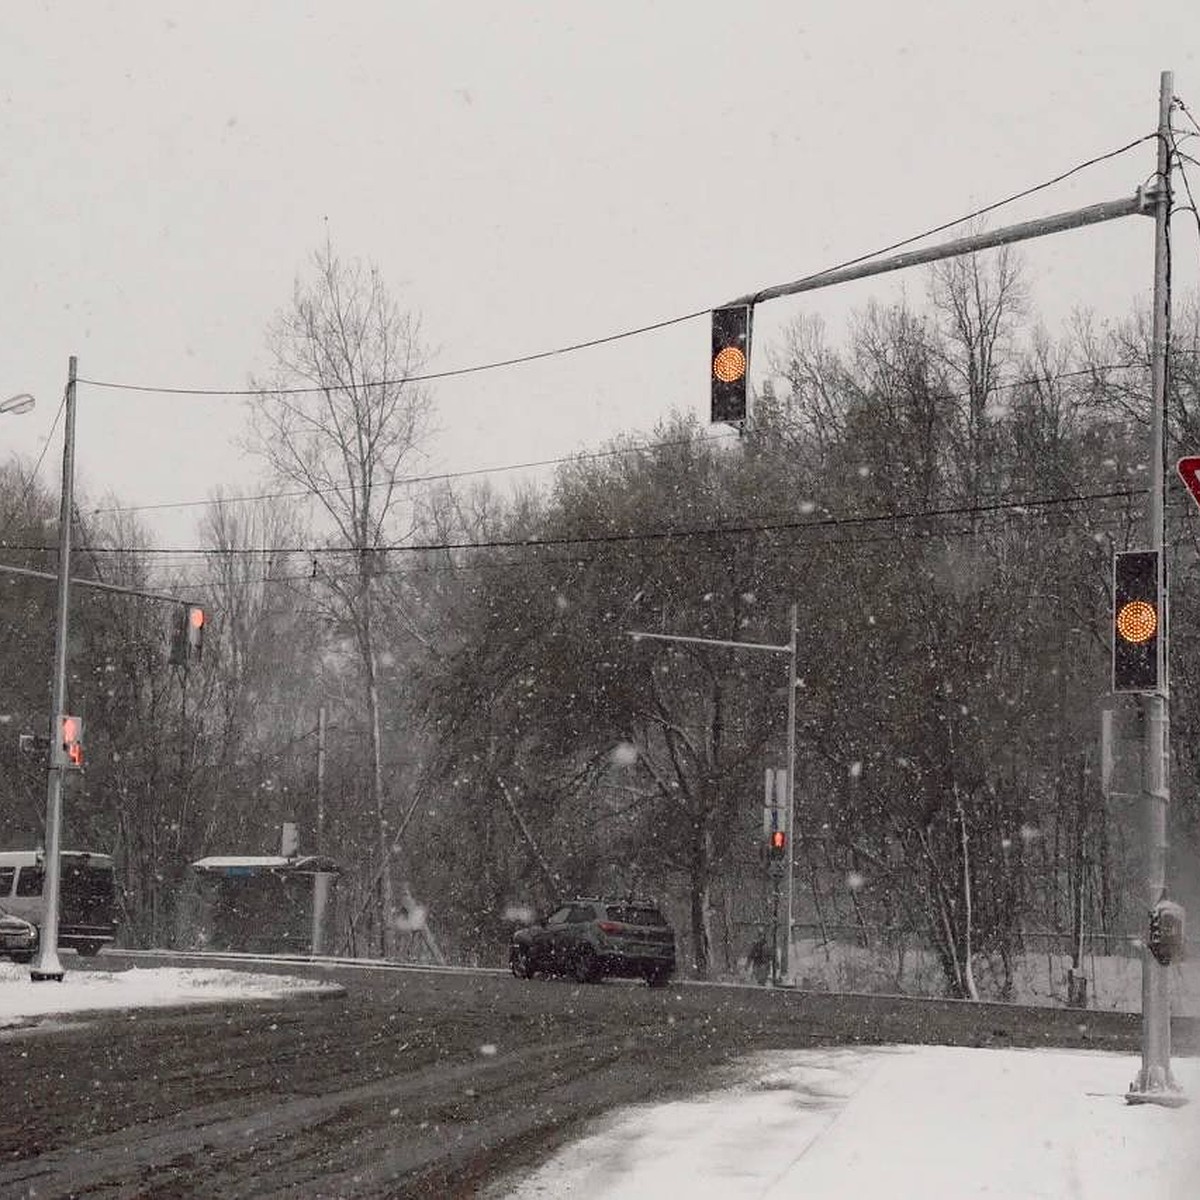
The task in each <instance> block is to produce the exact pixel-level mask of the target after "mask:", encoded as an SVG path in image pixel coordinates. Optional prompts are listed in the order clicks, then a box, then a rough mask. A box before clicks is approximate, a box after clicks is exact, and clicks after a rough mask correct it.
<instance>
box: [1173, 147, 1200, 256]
mask: <svg viewBox="0 0 1200 1200" xmlns="http://www.w3.org/2000/svg"><path fill="white" fill-rule="evenodd" d="M1171 149H1172V150H1173V151H1174V154H1175V159H1176V162H1177V164H1178V169H1179V178H1180V179H1181V180H1182V181H1183V190H1184V191H1185V192H1186V193H1187V198H1188V201H1189V204H1190V207H1188V208H1179V207H1178V206H1176V207H1175V209H1174V211H1175V212H1190V213H1191V214H1192V217H1193V218H1194V219H1195V221H1196V232H1197V233H1200V209H1197V207H1196V197H1195V196H1193V195H1192V185H1191V183H1190V182H1189V181H1188V177H1187V171H1186V170H1185V169H1184V166H1183V160H1184V159H1185V158H1186V159H1188V161H1190V162H1192V163H1195V162H1196V160H1195V159H1194V158H1190V156H1189V155H1186V154H1184V153H1183V152H1182V151H1181V150H1180V149H1179V144H1178V143H1177V142H1176V141H1175V136H1174V134H1172V135H1171ZM1197 165H1200V164H1197Z"/></svg>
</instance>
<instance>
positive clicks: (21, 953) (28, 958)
mask: <svg viewBox="0 0 1200 1200" xmlns="http://www.w3.org/2000/svg"><path fill="white" fill-rule="evenodd" d="M10 957H11V958H12V960H13V962H15V963H27V962H33V951H32V950H14V951H13V952H12V954H11V955H10Z"/></svg>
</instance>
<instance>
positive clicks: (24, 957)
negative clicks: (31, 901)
mask: <svg viewBox="0 0 1200 1200" xmlns="http://www.w3.org/2000/svg"><path fill="white" fill-rule="evenodd" d="M37 942H38V929H37V926H36V925H34V924H33V923H32V922H31V921H26V920H25V919H24V917H18V916H17V915H16V914H15V913H10V912H9V911H8V910H7V909H3V908H0V954H7V955H8V957H9V958H11V959H12V960H13V962H21V963H24V962H29V961H30V959H32V958H33V952H34V951H35V950H36V949H37Z"/></svg>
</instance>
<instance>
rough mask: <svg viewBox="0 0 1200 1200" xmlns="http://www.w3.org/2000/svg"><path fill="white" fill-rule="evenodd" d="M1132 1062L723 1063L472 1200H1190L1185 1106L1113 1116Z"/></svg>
mask: <svg viewBox="0 0 1200 1200" xmlns="http://www.w3.org/2000/svg"><path fill="white" fill-rule="evenodd" d="M1140 1064H1141V1060H1140V1058H1138V1057H1137V1056H1134V1055H1120V1054H1109V1053H1097V1052H1094V1051H1072V1050H974V1049H963V1048H958V1047H945V1046H893V1047H883V1048H871V1049H857V1048H856V1049H848V1048H831V1049H821V1050H801V1051H795V1050H788V1051H780V1052H776V1053H759V1054H754V1055H750V1056H747V1057H746V1058H743V1059H742V1060H740V1061H739V1062H738V1063H737V1064H736V1067H735V1068H733V1069H731V1070H730V1072H729V1079H728V1080H727V1081H726V1084H725V1086H724V1087H722V1088H721V1090H719V1091H713V1092H710V1093H707V1094H705V1095H701V1096H697V1097H694V1098H691V1099H688V1100H682V1101H677V1102H675V1103H669V1104H660V1105H654V1106H644V1107H641V1106H639V1107H635V1108H628V1109H623V1110H621V1111H619V1112H617V1113H614V1114H610V1115H609V1116H608V1117H606V1118H604V1119H603V1120H601V1121H598V1122H596V1123H595V1124H594V1125H593V1126H591V1127H590V1129H589V1130H588V1131H587V1132H586V1134H585V1135H584V1136H583V1137H581V1138H580V1139H579V1140H577V1141H575V1142H574V1143H572V1144H571V1145H569V1146H567V1147H566V1148H565V1149H563V1150H562V1151H561V1152H560V1153H559V1154H558V1155H557V1156H556V1157H555V1158H553V1159H552V1160H551V1161H550V1162H548V1163H547V1164H546V1165H545V1166H543V1167H542V1168H540V1169H539V1170H537V1171H535V1172H533V1173H532V1174H529V1175H528V1176H526V1177H525V1178H524V1179H523V1180H510V1181H508V1182H506V1183H504V1184H502V1185H498V1186H496V1187H494V1188H493V1189H492V1190H490V1191H489V1192H488V1193H487V1198H488V1200H501V1198H507V1200H549V1198H550V1197H553V1198H554V1200H585V1198H586V1200H591V1198H593V1197H594V1198H597V1200H599V1198H601V1197H603V1198H604V1200H649V1198H650V1197H655V1196H669V1195H679V1196H687V1197H688V1200H710V1198H711V1200H742V1198H746V1200H749V1198H750V1197H755V1198H758V1197H763V1198H771V1200H791V1198H793V1197H799V1196H803V1197H805V1200H843V1198H845V1197H872V1196H879V1197H887V1200H969V1198H971V1197H980V1198H983V1197H987V1200H1034V1198H1035V1197H1045V1198H1047V1200H1061V1198H1064V1197H1072V1198H1074V1200H1129V1198H1130V1197H1133V1196H1138V1197H1147V1198H1153V1200H1196V1197H1198V1196H1200V1061H1198V1060H1196V1059H1185V1060H1177V1061H1176V1063H1175V1074H1176V1078H1177V1080H1178V1081H1179V1082H1180V1083H1181V1084H1182V1085H1183V1087H1184V1089H1185V1091H1186V1093H1187V1094H1188V1095H1189V1096H1191V1097H1193V1098H1195V1100H1196V1101H1197V1102H1196V1103H1193V1104H1192V1105H1189V1106H1188V1107H1184V1108H1163V1107H1158V1106H1149V1105H1147V1106H1130V1105H1128V1104H1126V1102H1125V1099H1124V1094H1125V1091H1126V1089H1127V1088H1128V1086H1129V1084H1130V1082H1131V1081H1132V1079H1133V1077H1134V1076H1135V1075H1136V1073H1137V1070H1138V1068H1139V1066H1140Z"/></svg>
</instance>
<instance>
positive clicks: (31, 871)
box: [16, 867, 42, 896]
mask: <svg viewBox="0 0 1200 1200" xmlns="http://www.w3.org/2000/svg"><path fill="white" fill-rule="evenodd" d="M16 894H17V895H18V896H40V895H41V894H42V868H41V867H22V868H21V873H20V874H19V875H18V876H17V893H16Z"/></svg>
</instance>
